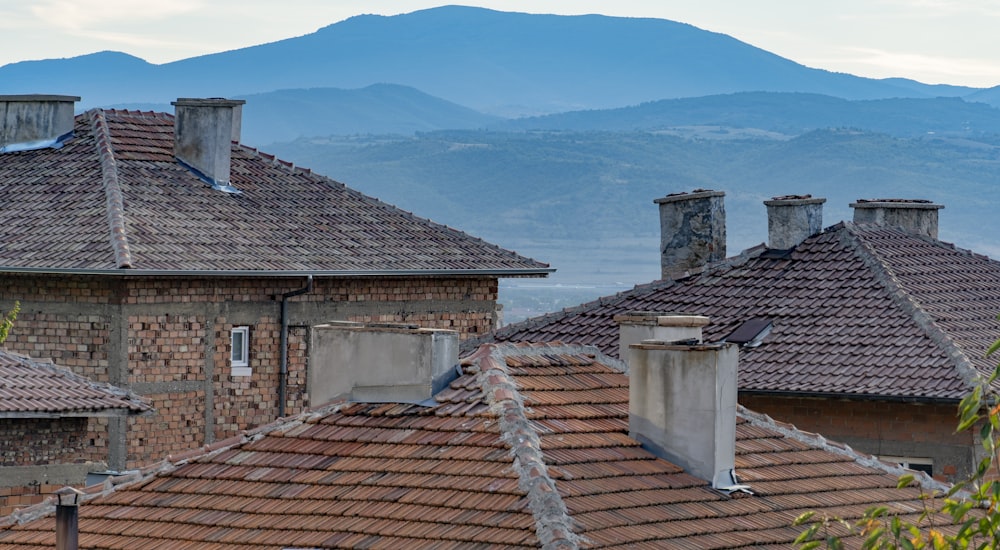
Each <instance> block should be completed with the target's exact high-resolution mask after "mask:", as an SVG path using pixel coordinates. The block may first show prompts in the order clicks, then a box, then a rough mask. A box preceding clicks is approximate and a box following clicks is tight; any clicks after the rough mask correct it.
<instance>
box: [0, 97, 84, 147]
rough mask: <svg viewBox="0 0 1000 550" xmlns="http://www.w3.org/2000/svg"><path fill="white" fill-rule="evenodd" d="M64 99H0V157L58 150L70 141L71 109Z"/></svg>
mask: <svg viewBox="0 0 1000 550" xmlns="http://www.w3.org/2000/svg"><path fill="white" fill-rule="evenodd" d="M77 101H80V98H79V97H77V96H67V95H0V153H12V152H17V151H33V150H36V149H47V148H52V149H58V148H60V147H62V146H63V143H65V142H66V141H67V140H68V139H69V138H71V137H73V107H74V104H75V103H76V102H77Z"/></svg>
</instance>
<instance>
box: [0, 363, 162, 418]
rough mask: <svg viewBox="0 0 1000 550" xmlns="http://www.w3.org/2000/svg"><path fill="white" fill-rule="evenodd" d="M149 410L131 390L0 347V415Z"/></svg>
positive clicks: (112, 414)
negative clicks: (94, 379) (92, 379)
mask: <svg viewBox="0 0 1000 550" xmlns="http://www.w3.org/2000/svg"><path fill="white" fill-rule="evenodd" d="M152 410H153V408H152V407H151V406H150V405H149V403H147V402H146V401H145V400H143V398H142V397H139V396H138V395H135V394H133V393H131V392H128V391H125V390H122V389H119V388H116V387H114V386H111V385H109V384H103V383H100V382H93V381H91V380H90V379H89V378H86V377H83V376H79V375H77V374H74V373H72V372H70V371H69V370H68V369H65V368H62V367H57V366H55V365H53V364H52V363H48V362H43V361H37V360H33V359H31V358H28V357H24V356H22V355H18V354H15V353H11V352H8V351H4V350H0V418H52V417H74V416H83V417H87V416H118V415H128V414H140V413H145V412H150V411H152Z"/></svg>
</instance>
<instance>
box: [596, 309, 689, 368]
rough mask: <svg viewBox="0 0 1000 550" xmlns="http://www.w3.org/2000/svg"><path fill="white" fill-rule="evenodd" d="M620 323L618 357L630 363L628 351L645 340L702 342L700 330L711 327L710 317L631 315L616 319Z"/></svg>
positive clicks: (635, 313) (677, 314) (635, 312)
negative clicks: (709, 323) (709, 324)
mask: <svg viewBox="0 0 1000 550" xmlns="http://www.w3.org/2000/svg"><path fill="white" fill-rule="evenodd" d="M614 320H615V322H616V323H618V357H619V358H620V359H621V360H622V361H627V360H628V348H629V346H631V345H632V344H639V343H642V342H643V341H645V340H656V341H659V342H680V341H682V340H694V341H696V342H701V329H702V327H704V326H705V325H707V324H708V317H704V316H701V315H690V314H687V313H656V312H652V311H630V312H628V313H624V314H619V315H615V316H614Z"/></svg>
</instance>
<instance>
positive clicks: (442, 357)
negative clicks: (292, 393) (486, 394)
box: [307, 322, 458, 406]
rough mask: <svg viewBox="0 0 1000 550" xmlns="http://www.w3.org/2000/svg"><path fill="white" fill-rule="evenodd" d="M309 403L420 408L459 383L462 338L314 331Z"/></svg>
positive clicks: (404, 331) (370, 329)
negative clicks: (343, 401) (344, 401)
mask: <svg viewBox="0 0 1000 550" xmlns="http://www.w3.org/2000/svg"><path fill="white" fill-rule="evenodd" d="M310 339H311V341H310V346H309V349H310V350H311V355H310V358H309V373H308V381H307V383H308V388H309V403H310V405H312V406H320V405H323V404H325V403H329V402H330V401H333V400H334V399H337V398H346V399H348V400H350V401H359V402H369V403H419V402H421V401H424V400H427V399H430V398H431V397H433V396H434V394H435V393H437V392H438V391H440V390H442V389H444V388H445V387H446V386H447V385H448V383H449V382H451V380H452V379H454V378H455V365H457V364H458V333H457V332H455V331H453V330H444V329H429V328H418V327H416V326H412V325H380V324H364V323H352V322H336V323H328V324H324V325H319V326H315V327H312V330H311V335H310Z"/></svg>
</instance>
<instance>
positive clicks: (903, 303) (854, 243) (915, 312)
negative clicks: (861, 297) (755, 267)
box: [841, 221, 982, 397]
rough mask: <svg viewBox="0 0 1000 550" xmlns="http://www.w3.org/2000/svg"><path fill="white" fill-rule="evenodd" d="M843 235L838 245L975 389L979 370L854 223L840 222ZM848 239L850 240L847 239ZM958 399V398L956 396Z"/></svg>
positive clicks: (969, 385)
mask: <svg viewBox="0 0 1000 550" xmlns="http://www.w3.org/2000/svg"><path fill="white" fill-rule="evenodd" d="M842 223H843V224H844V228H845V229H846V230H847V231H846V233H842V234H841V235H842V237H841V241H842V242H843V244H844V245H845V246H846V247H847V248H848V249H850V250H853V251H854V253H855V254H856V255H857V256H858V258H859V259H860V260H861V261H862V262H863V263H864V264H865V266H866V267H868V268H869V269H870V270H871V271H872V273H873V274H874V276H875V280H876V281H878V282H879V283H881V284H882V285H883V286H884V287H885V289H886V290H887V291H888V292H889V297H890V299H891V300H892V301H893V302H895V303H896V304H897V305H898V306H899V307H901V308H902V309H903V311H904V312H906V313H907V314H908V315H909V316H910V317H911V318H912V319H913V322H914V323H916V324H917V326H918V327H919V328H920V329H921V330H923V331H924V333H925V334H927V337H928V338H930V340H931V341H932V342H934V343H935V344H936V345H937V346H938V347H939V348H940V349H941V351H942V352H943V353H944V354H945V356H946V357H947V358H949V359H950V360H951V361H952V362H953V363H954V365H955V370H956V372H957V374H958V375H959V376H960V377H961V378H962V380H963V381H964V382H965V384H966V386H968V388H969V389H972V388H974V387H975V386H977V385H978V383H979V380H980V379H981V378H982V375H981V374H980V372H979V370H978V369H977V368H976V366H975V365H974V364H973V363H972V361H971V360H969V357H968V356H967V355H966V354H965V351H963V350H962V349H961V348H960V347H959V346H958V345H957V344H955V342H954V341H953V340H952V339H951V336H949V335H948V333H947V332H945V331H944V330H943V329H941V328H940V327H939V326H938V325H937V323H936V322H935V321H934V319H933V318H932V317H931V316H930V315H929V314H927V312H925V311H924V310H923V309H922V308H921V307H920V305H919V304H918V303H917V301H916V300H915V299H914V298H913V297H912V296H911V295H910V293H909V292H907V291H906V290H905V289H904V288H903V285H902V284H901V283H900V281H899V278H898V277H896V274H895V273H893V271H892V268H891V267H889V265H888V264H887V263H886V262H885V261H884V260H883V259H882V257H881V256H880V255H879V254H878V252H877V251H876V250H875V249H874V248H872V247H871V246H869V245H868V243H866V242H865V241H864V239H862V238H861V235H860V230H859V228H858V226H857V225H855V224H854V223H853V222H846V221H845V222H842ZM847 235H849V236H850V238H847ZM959 397H961V396H959Z"/></svg>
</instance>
